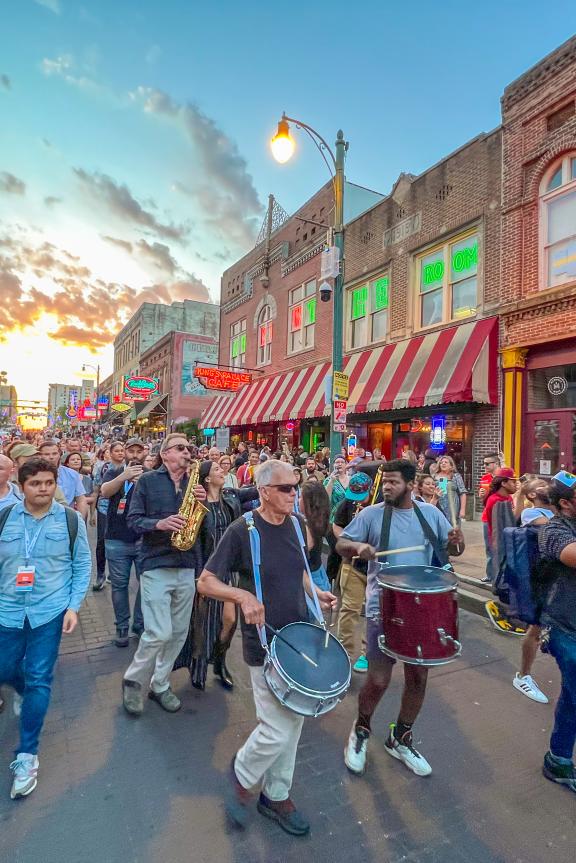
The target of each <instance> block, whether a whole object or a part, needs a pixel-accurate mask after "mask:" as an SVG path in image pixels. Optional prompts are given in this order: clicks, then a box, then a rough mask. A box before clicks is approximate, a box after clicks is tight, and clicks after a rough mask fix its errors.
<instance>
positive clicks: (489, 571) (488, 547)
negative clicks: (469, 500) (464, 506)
mask: <svg viewBox="0 0 576 863" xmlns="http://www.w3.org/2000/svg"><path fill="white" fill-rule="evenodd" d="M482 534H483V536H484V548H485V549H486V575H487V576H488V578H489V579H490V581H492V580H493V573H492V546H491V544H490V535H489V533H488V524H487V522H485V521H483V522H482Z"/></svg>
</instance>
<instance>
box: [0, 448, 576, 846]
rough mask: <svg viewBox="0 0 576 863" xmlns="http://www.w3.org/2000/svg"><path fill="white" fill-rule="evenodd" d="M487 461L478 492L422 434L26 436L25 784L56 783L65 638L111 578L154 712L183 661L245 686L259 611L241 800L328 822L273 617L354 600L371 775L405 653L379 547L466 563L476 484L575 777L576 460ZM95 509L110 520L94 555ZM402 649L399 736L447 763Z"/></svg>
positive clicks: (5, 521)
mask: <svg viewBox="0 0 576 863" xmlns="http://www.w3.org/2000/svg"><path fill="white" fill-rule="evenodd" d="M484 466H485V474H484V476H482V478H481V480H480V485H479V488H478V489H477V490H470V489H467V488H466V486H465V483H464V480H463V478H462V476H461V475H460V473H459V472H458V470H457V466H456V464H455V462H454V460H453V459H452V458H451V457H450V456H449V455H447V454H445V453H442V454H440V455H438V454H437V452H436V451H434V450H427V451H426V452H425V453H423V454H422V455H420V456H419V457H417V456H416V455H415V454H414V453H412V452H410V451H409V450H407V449H406V450H404V451H403V452H402V457H401V458H397V459H393V460H390V461H386V460H385V459H384V458H383V457H382V454H381V453H380V452H379V451H376V450H374V451H372V452H366V450H364V449H362V448H360V447H358V448H357V449H356V451H355V452H353V453H352V454H351V456H348V455H346V454H345V453H344V452H343V453H342V455H341V456H338V457H336V458H335V459H334V460H333V461H331V459H330V453H329V451H328V449H327V448H324V449H319V451H318V452H316V453H313V454H311V453H308V452H306V451H305V450H304V448H303V447H302V446H300V447H295V448H293V449H292V450H289V449H288V447H287V446H284V447H283V448H282V449H281V450H279V451H271V450H270V448H268V447H267V446H263V447H260V448H257V447H255V446H252V445H250V444H249V443H243V442H239V443H238V445H237V446H236V447H235V448H234V449H232V450H229V451H227V452H222V451H220V449H218V448H217V447H215V446H212V447H209V446H197V445H195V444H191V443H190V442H189V441H188V439H187V438H186V436H185V435H184V434H181V433H173V434H169V435H168V436H166V437H165V438H164V439H163V440H162V441H157V442H153V441H143V440H142V439H140V438H139V437H131V438H129V439H127V440H125V441H123V440H120V439H117V438H114V437H109V438H107V439H105V438H104V437H102V436H100V435H98V436H95V437H90V436H89V435H86V436H84V437H80V436H73V437H66V436H64V435H62V434H59V435H56V436H54V437H46V436H41V435H38V436H36V437H33V438H32V439H30V440H23V439H14V440H11V439H7V440H5V441H4V442H3V445H2V454H0V685H2V684H3V685H4V686H5V688H4V697H6V692H7V689H6V687H7V686H10V687H11V688H12V690H13V695H12V696H11V701H12V706H13V710H14V712H15V713H16V714H17V715H18V716H19V717H20V741H19V745H18V747H17V750H16V757H15V759H14V761H13V762H12V764H11V769H12V771H13V774H14V775H13V784H12V792H11V795H12V797H13V798H18V797H24V796H27V795H28V794H30V793H31V792H32V791H33V790H34V788H35V787H36V784H37V776H38V770H39V761H38V748H39V740H40V735H41V731H42V726H43V722H44V718H45V715H46V712H47V710H48V706H49V702H50V693H51V683H52V676H53V669H54V665H55V662H56V659H57V655H58V650H59V646H60V639H61V637H62V634H64V635H66V634H69V633H71V632H73V631H74V629H75V627H76V626H77V623H78V612H79V609H80V607H81V605H82V602H83V600H84V597H85V595H86V592H87V591H88V589H89V588H90V585H91V588H92V590H93V591H95V592H100V591H106V590H107V589H108V587H109V589H110V594H111V603H112V607H113V612H114V618H115V630H116V633H115V639H114V644H115V645H116V646H117V647H118V648H119V649H122V648H126V647H127V646H128V645H129V643H130V637H131V636H132V637H133V638H135V639H138V643H137V647H136V650H135V652H134V655H133V656H132V658H131V661H130V663H129V664H128V667H127V668H126V671H125V673H124V676H123V684H122V704H123V706H124V709H125V710H126V711H127V713H128V714H130V715H131V716H133V717H139V716H141V714H142V713H143V712H144V701H145V696H147V698H148V699H149V700H152V701H154V702H156V703H157V705H159V706H160V707H161V708H162V709H163V710H165V711H166V712H168V713H173V712H176V711H178V710H179V709H180V707H181V700H180V698H179V697H178V695H177V694H176V693H175V692H174V691H173V689H172V687H171V674H172V671H173V670H175V669H178V668H186V669H188V672H189V676H190V682H191V685H192V686H193V687H195V688H196V689H199V690H203V689H204V688H205V686H206V685H207V682H208V672H209V669H210V667H212V673H213V675H214V677H215V679H216V680H217V681H218V682H219V683H220V684H221V685H222V686H223V687H224V688H225V689H226V690H228V691H232V690H233V689H234V676H233V674H232V672H231V669H230V665H229V663H228V660H227V654H228V650H229V648H230V645H231V642H232V638H233V636H234V633H235V631H236V628H237V626H238V624H240V629H241V636H242V645H243V656H244V659H245V661H246V663H247V665H248V666H249V670H250V679H251V684H252V690H253V696H254V703H255V709H256V716H257V725H256V728H255V729H254V731H253V732H252V734H251V735H250V736H249V738H248V739H247V740H246V742H245V743H244V745H243V746H242V747H241V748H240V750H239V751H238V752H237V754H236V755H235V757H234V759H233V762H232V765H231V768H230V777H229V794H228V800H227V811H228V814H229V816H230V817H231V819H232V820H233V821H234V823H235V824H237V825H238V826H240V827H243V826H245V824H246V822H247V818H248V813H249V808H250V805H251V802H252V799H253V792H254V790H255V789H256V790H258V791H259V796H258V799H257V808H258V811H259V812H260V813H261V814H262V815H264V816H265V817H268V818H271V819H273V820H274V821H276V822H278V824H279V825H280V826H281V827H282V828H283V829H284V830H286V831H287V832H289V833H292V834H294V835H303V834H305V833H307V832H308V830H309V824H308V822H307V820H306V818H305V817H304V815H303V814H302V813H300V812H299V811H298V810H297V809H296V807H295V805H294V803H293V802H292V800H291V797H290V789H291V784H292V777H293V773H294V768H295V763H296V755H297V747H298V741H299V738H300V733H301V730H302V724H303V716H302V715H300V714H298V713H296V712H294V711H293V710H290V709H289V707H287V706H286V705H285V704H282V703H281V702H280V701H279V700H278V698H276V697H275V696H274V694H273V693H272V692H271V689H270V687H269V685H268V683H267V680H266V678H265V674H264V670H263V669H264V658H265V656H266V653H267V650H268V640H269V639H270V637H271V635H270V633H278V631H279V630H282V628H283V627H285V626H287V625H289V624H291V623H294V622H298V621H313V620H314V619H316V621H317V622H320V623H321V624H322V625H325V623H324V619H323V617H322V618H321V619H320V614H321V615H324V614H325V613H326V614H329V615H330V618H331V617H332V613H333V612H334V611H335V610H338V615H337V623H336V632H337V636H338V639H339V641H340V642H341V644H342V645H343V647H344V649H345V651H346V653H347V654H348V656H349V658H350V662H351V664H352V667H353V669H354V671H355V672H357V673H358V674H365V679H364V685H363V686H362V688H361V690H360V693H359V698H358V712H357V717H356V719H355V721H354V724H353V726H352V729H351V731H350V735H349V738H348V741H347V742H346V745H345V757H344V760H345V764H346V766H347V767H348V769H349V770H350V771H351V772H353V773H356V774H362V773H363V772H364V770H365V769H366V762H367V748H368V741H369V738H370V735H371V734H372V731H373V729H372V721H373V716H374V713H375V710H376V708H377V706H378V704H379V703H380V701H381V699H382V697H383V696H384V693H385V692H386V689H387V688H388V685H389V683H390V679H391V675H392V671H393V666H394V664H395V660H394V658H392V657H391V656H389V655H387V654H385V653H384V652H383V651H382V650H381V649H380V646H379V635H380V627H379V623H378V614H379V608H378V602H379V600H378V595H379V587H378V574H379V572H380V571H381V562H379V557H381V555H382V553H383V550H384V549H386V550H388V551H389V552H391V553H392V554H395V555H396V557H395V559H394V565H399V566H412V567H430V566H431V565H433V566H439V567H441V566H444V567H448V566H449V559H450V558H457V557H458V556H459V555H461V554H462V552H463V551H464V548H465V537H464V534H463V532H462V522H463V521H464V520H465V519H466V517H467V513H468V512H469V511H470V509H471V506H470V503H469V501H470V499H471V498H472V497H473V496H475V497H476V499H477V500H478V501H480V502H481V505H482V506H483V513H482V519H483V522H484V540H485V544H486V558H487V570H486V577H485V581H486V583H487V585H488V586H490V587H492V589H493V591H494V593H495V597H494V599H493V600H490V602H488V603H487V612H488V615H489V617H490V620H491V621H492V623H493V624H494V626H495V627H496V628H497V629H498V630H499V631H500V632H503V633H505V634H510V635H517V636H523V641H522V650H521V662H520V666H519V670H518V673H517V674H516V675H515V677H514V681H513V683H514V686H515V688H516V689H517V690H518V691H519V692H521V693H523V694H524V695H526V696H527V697H528V698H531V699H532V700H534V701H541V702H545V701H547V698H546V696H545V695H544V693H542V691H541V690H540V689H539V687H538V686H537V684H536V683H535V681H534V680H533V678H532V676H531V670H532V665H533V663H534V660H535V657H536V655H537V651H538V649H539V647H542V649H544V650H546V651H548V652H550V653H551V654H552V655H553V656H554V658H555V659H556V661H557V663H558V666H559V668H560V671H561V675H562V691H561V696H560V699H559V701H558V705H557V709H556V718H555V726H554V731H553V733H552V737H551V741H550V749H549V751H548V752H547V753H546V756H545V759H544V767H543V770H544V774H545V776H546V777H547V778H548V779H551V780H552V781H554V782H557V783H559V784H562V785H565V786H566V787H568V788H569V789H570V790H572V791H576V774H575V772H574V766H573V761H572V756H573V748H574V743H575V740H576V578H575V574H574V569H576V477H573V476H572V475H570V474H567V473H565V472H560V474H558V475H557V476H556V477H554V478H553V479H549V480H543V479H541V478H540V477H525V478H523V479H524V481H523V482H522V484H521V485H519V482H518V478H517V477H516V476H515V474H514V471H513V470H512V469H511V468H509V467H506V466H504V465H503V462H502V458H501V456H500V455H499V454H497V453H491V454H489V455H487V456H486V458H485V459H484ZM87 527H94V528H95V531H94V538H95V561H96V565H95V569H94V571H93V564H92V555H91V550H90V544H89V540H88V530H87ZM255 536H257V544H256V545H254V543H255V542H256V540H255ZM514 543H516V546H515V545H514ZM515 548H518V549H519V551H518V552H515V551H514V549H515ZM255 549H257V551H256V550H255ZM379 549H380V552H379V551H378V550H379ZM511 549H512V551H511ZM523 549H524V550H525V549H528V551H527V552H526V554H525V555H524V551H523ZM325 551H327V555H325V554H324V552H325ZM256 556H257V557H258V559H256ZM325 560H326V563H324V561H325ZM521 565H522V566H523V567H524V570H523V571H522V572H520V569H521V568H522V566H521ZM133 577H134V579H135V581H136V583H137V585H136V584H135V587H136V586H137V590H135V591H131V589H130V587H131V579H132V578H133ZM527 583H528V584H529V587H528V590H527V589H526V584H527ZM522 590H523V591H524V593H523V594H522ZM526 590H527V592H526ZM133 596H134V600H133V601H132V597H133ZM522 597H524V599H522ZM314 609H316V610H314ZM363 614H365V616H366V629H365V632H364V637H363V639H362V645H361V646H360V645H359V644H358V643H357V642H358V635H359V632H360V627H359V623H360V620H361V617H362V615H363ZM402 664H403V672H404V690H403V694H402V699H401V705H400V710H399V713H398V716H397V719H396V722H395V723H393V724H392V725H391V726H390V732H389V734H387V736H386V739H385V744H384V746H385V751H387V752H388V753H389V754H390V755H391V756H392V757H393V758H395V759H396V760H399V761H401V762H402V763H403V764H404V765H405V766H406V767H407V768H408V769H410V770H411V771H412V772H414V773H415V774H416V775H419V776H427V775H429V774H430V773H431V771H432V767H431V765H430V764H429V763H428V761H427V760H426V758H425V757H424V755H423V754H422V753H421V752H420V751H419V750H417V749H416V748H415V747H414V744H413V738H412V729H413V725H414V723H415V722H416V719H417V717H418V715H419V713H420V710H421V708H422V705H423V703H424V698H425V693H426V687H427V677H428V674H427V671H428V669H427V668H426V667H424V666H422V665H418V664H412V663H410V662H403V663H402ZM3 707H4V701H3V699H2V696H1V695H0V709H2V708H3Z"/></svg>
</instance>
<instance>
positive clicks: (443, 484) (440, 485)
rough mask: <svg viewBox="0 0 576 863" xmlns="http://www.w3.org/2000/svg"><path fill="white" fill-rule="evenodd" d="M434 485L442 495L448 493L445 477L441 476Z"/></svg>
mask: <svg viewBox="0 0 576 863" xmlns="http://www.w3.org/2000/svg"><path fill="white" fill-rule="evenodd" d="M436 485H437V486H438V488H439V489H440V490H441V491H442V493H443V494H446V492H447V491H448V480H447V479H446V477H445V476H441V477H439V478H438V479H437V480H436Z"/></svg>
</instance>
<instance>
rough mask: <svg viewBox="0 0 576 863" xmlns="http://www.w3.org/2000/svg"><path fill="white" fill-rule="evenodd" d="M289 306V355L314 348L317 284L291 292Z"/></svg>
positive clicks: (301, 286) (294, 289) (308, 284)
mask: <svg viewBox="0 0 576 863" xmlns="http://www.w3.org/2000/svg"><path fill="white" fill-rule="evenodd" d="M289 302H290V304H289V306H288V353H289V354H295V353H298V351H304V350H307V349H308V348H313V347H314V328H315V325H316V282H315V280H312V281H311V282H306V283H305V284H304V285H300V287H298V288H293V290H291V291H290V297H289Z"/></svg>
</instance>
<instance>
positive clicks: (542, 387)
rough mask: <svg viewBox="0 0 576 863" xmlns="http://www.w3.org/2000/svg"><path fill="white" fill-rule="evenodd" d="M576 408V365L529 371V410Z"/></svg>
mask: <svg viewBox="0 0 576 863" xmlns="http://www.w3.org/2000/svg"><path fill="white" fill-rule="evenodd" d="M562 408H576V365H575V364H571V365H564V366H549V367H548V368H544V369H530V370H529V371H528V410H529V411H547V410H560V409H562Z"/></svg>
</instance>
